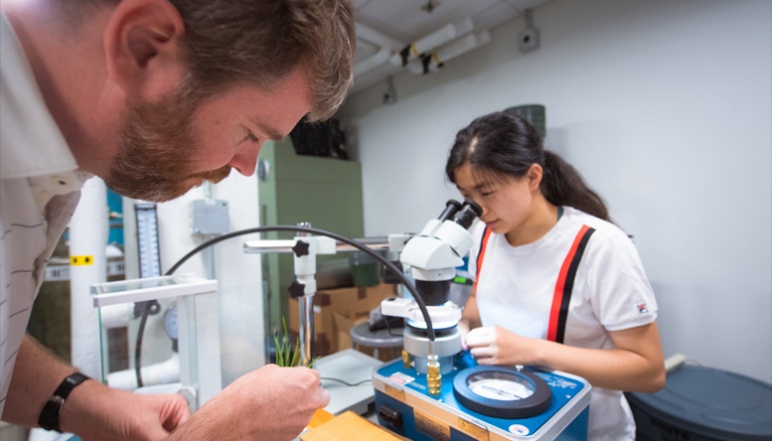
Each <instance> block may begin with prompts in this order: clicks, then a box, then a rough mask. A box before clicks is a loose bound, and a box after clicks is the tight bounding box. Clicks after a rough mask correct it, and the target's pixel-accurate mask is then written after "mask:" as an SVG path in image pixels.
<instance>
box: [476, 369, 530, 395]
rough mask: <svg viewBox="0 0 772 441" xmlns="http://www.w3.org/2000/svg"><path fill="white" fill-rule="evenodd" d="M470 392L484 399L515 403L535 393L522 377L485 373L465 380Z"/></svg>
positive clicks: (507, 373) (510, 374)
mask: <svg viewBox="0 0 772 441" xmlns="http://www.w3.org/2000/svg"><path fill="white" fill-rule="evenodd" d="M467 386H469V389H471V390H472V392H474V393H476V394H477V395H479V396H481V397H485V398H490V399H492V400H502V401H515V400H522V399H524V398H528V397H530V396H531V395H533V393H534V391H535V387H534V385H533V384H532V383H531V382H529V381H527V380H526V379H525V378H524V377H522V376H519V375H514V374H512V373H509V372H501V371H494V372H485V373H481V374H479V375H476V376H474V377H472V378H470V379H469V380H467Z"/></svg>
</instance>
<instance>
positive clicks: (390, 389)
mask: <svg viewBox="0 0 772 441" xmlns="http://www.w3.org/2000/svg"><path fill="white" fill-rule="evenodd" d="M385 386H386V395H388V396H390V397H392V398H394V399H396V400H399V401H402V402H403V403H404V402H405V391H404V390H402V389H397V388H396V387H394V386H389V385H388V384H386V385H385Z"/></svg>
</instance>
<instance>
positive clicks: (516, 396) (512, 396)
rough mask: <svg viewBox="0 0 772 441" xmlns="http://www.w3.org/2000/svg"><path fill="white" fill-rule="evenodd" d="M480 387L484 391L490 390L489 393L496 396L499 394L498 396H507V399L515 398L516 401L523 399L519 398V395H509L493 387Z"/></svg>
mask: <svg viewBox="0 0 772 441" xmlns="http://www.w3.org/2000/svg"><path fill="white" fill-rule="evenodd" d="M482 387H483V388H484V389H488V390H490V391H493V392H496V393H497V394H499V395H504V396H507V397H510V398H517V399H519V400H522V399H523V397H521V396H520V395H515V394H513V393H509V392H504V391H503V390H501V389H496V388H495V387H490V386H486V385H483V386H482Z"/></svg>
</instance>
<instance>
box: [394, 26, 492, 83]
mask: <svg viewBox="0 0 772 441" xmlns="http://www.w3.org/2000/svg"><path fill="white" fill-rule="evenodd" d="M490 41H491V34H490V32H488V31H487V30H485V31H482V32H478V33H476V34H469V35H467V36H466V37H463V38H460V39H458V40H456V41H454V42H452V43H450V44H447V45H445V46H443V47H441V48H440V49H439V50H437V51H436V52H434V53H433V54H432V55H431V57H432V58H431V61H430V62H429V65H428V71H429V72H437V71H439V70H440V69H441V68H442V67H441V64H442V63H445V62H446V61H448V60H451V59H453V58H456V57H458V56H459V55H461V54H464V53H466V52H469V51H471V50H472V49H475V48H478V47H480V46H482V45H484V44H486V43H488V42H490ZM407 68H408V70H409V71H410V72H412V73H414V74H417V75H422V74H424V73H426V72H425V71H424V66H423V63H422V62H421V61H420V60H415V61H412V62H411V63H410V64H408V65H407Z"/></svg>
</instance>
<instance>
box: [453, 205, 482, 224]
mask: <svg viewBox="0 0 772 441" xmlns="http://www.w3.org/2000/svg"><path fill="white" fill-rule="evenodd" d="M481 214H482V208H480V206H479V205H477V204H476V203H474V202H473V201H471V200H468V199H467V200H466V201H464V205H463V206H462V207H461V209H460V210H459V211H458V212H457V213H456V214H455V217H454V218H453V222H455V223H457V224H459V225H461V226H462V227H464V229H469V227H470V226H472V222H474V220H475V218H477V217H479V216H480V215H481Z"/></svg>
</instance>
